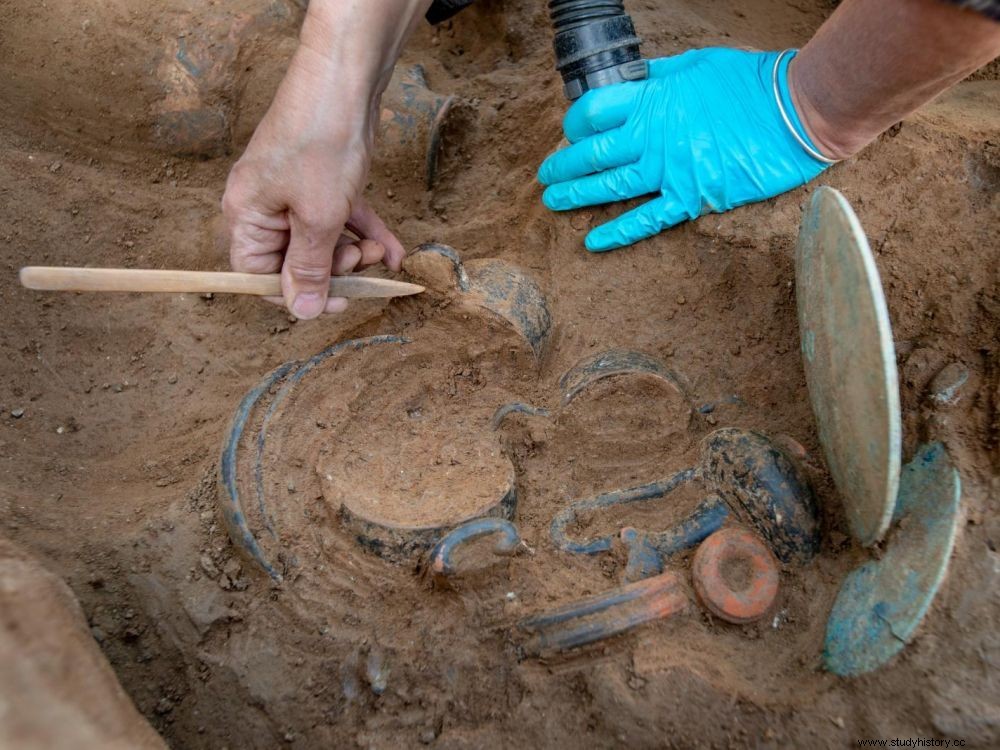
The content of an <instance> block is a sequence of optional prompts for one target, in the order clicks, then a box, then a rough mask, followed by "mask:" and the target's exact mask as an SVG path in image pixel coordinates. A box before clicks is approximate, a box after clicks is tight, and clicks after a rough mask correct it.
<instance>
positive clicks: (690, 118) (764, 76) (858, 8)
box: [539, 0, 1000, 251]
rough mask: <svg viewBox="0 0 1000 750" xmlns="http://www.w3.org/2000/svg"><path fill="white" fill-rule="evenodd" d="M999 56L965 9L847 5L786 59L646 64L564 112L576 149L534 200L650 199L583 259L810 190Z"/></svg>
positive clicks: (600, 237)
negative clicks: (834, 166)
mask: <svg viewBox="0 0 1000 750" xmlns="http://www.w3.org/2000/svg"><path fill="white" fill-rule="evenodd" d="M998 54H1000V24H998V23H996V22H993V21H991V20H989V19H987V18H985V17H983V16H980V15H978V14H975V13H973V12H972V11H968V10H964V9H961V8H958V7H955V6H952V5H949V4H946V3H943V2H940V1H939V0H845V2H843V3H842V4H841V5H840V7H839V8H838V9H837V11H835V12H834V14H833V15H832V16H831V18H830V19H828V20H827V22H826V23H825V24H824V25H823V26H822V27H821V29H820V30H819V31H818V32H817V33H816V35H815V36H814V38H813V40H812V41H810V42H809V43H808V44H807V45H806V47H805V48H803V49H802V51H801V52H799V53H798V55H796V56H794V58H793V57H792V54H788V55H784V56H782V55H780V54H779V53H774V52H769V53H759V52H744V51H740V50H731V49H706V50H693V51H690V52H687V53H684V54H683V55H678V56H676V57H671V58H662V59H659V60H654V61H651V63H650V78H649V80H647V81H642V82H635V83H623V84H618V85H615V86H609V87H606V88H601V89H596V90H594V91H590V92H588V93H587V94H585V95H584V96H583V97H582V98H581V99H580V100H578V101H577V102H576V103H575V104H574V105H573V106H572V107H571V108H570V110H569V111H568V112H567V114H566V118H565V120H564V130H565V133H566V137H567V139H568V140H569V141H570V143H571V145H570V146H569V147H567V148H565V149H562V150H560V151H558V152H557V153H555V154H553V155H552V156H550V157H549V158H548V159H546V160H545V162H544V163H543V164H542V166H541V168H540V169H539V179H540V181H541V182H542V183H543V184H544V185H546V186H547V188H546V190H545V193H544V194H543V200H544V202H545V204H546V205H547V206H548V207H549V208H552V209H554V210H568V209H573V208H578V207H581V206H589V205H596V204H601V203H608V202H612V201H615V200H622V199H628V198H636V197H639V196H642V195H648V194H655V193H658V194H659V195H657V196H656V197H654V198H652V199H651V200H649V201H648V202H647V203H645V204H643V205H641V206H639V207H638V208H635V209H633V210H631V211H629V212H627V213H625V214H623V215H621V216H619V217H618V218H617V219H614V220H613V221H611V222H608V223H607V224H604V225H602V226H599V227H597V228H595V229H594V230H592V231H591V232H590V233H589V234H588V236H587V238H586V244H587V248H588V249H589V250H592V251H604V250H610V249H613V248H616V247H621V246H623V245H627V244H630V243H632V242H636V241H637V240H640V239H642V238H644V237H649V236H651V235H653V234H656V233H657V232H659V231H661V230H663V229H666V228H668V227H670V226H673V225H675V224H678V223H680V222H682V221H685V220H687V219H694V218H697V217H698V216H700V215H702V214H704V213H708V212H712V211H725V210H728V209H730V208H733V207H735V206H739V205H743V204H745V203H751V202H754V201H759V200H764V199H766V198H770V197H773V196H775V195H778V194H780V193H782V192H785V191H787V190H791V189H793V188H795V187H798V186H799V185H802V184H804V183H805V182H808V181H809V180H811V179H813V178H814V177H816V176H817V175H818V174H819V173H820V172H822V171H823V169H825V168H826V167H827V166H828V165H829V163H831V162H832V161H833V160H836V159H839V158H845V157H847V156H850V155H852V154H854V153H856V152H857V151H858V150H859V149H861V148H863V146H864V145H865V144H867V143H869V142H870V141H871V140H873V139H874V138H875V137H877V136H878V134H879V133H880V132H882V130H884V129H885V128H887V127H889V126H891V125H892V124H894V123H895V122H897V121H898V120H900V119H902V118H903V117H904V116H906V115H907V114H909V113H910V112H911V111H913V109H915V108H916V107H918V106H920V105H921V104H923V103H924V102H926V101H928V100H929V99H931V98H933V97H934V96H935V95H937V94H938V93H940V92H941V91H943V90H944V89H945V88H947V87H948V86H950V85H951V84H952V83H954V82H955V81H957V80H959V79H960V78H962V77H963V76H964V75H967V74H968V73H969V72H971V71H973V70H975V69H976V68H977V67H979V66H981V65H983V64H984V63H985V62H988V61H989V60H990V59H992V58H993V57H995V56H997V55H998ZM783 113H784V115H785V116H787V118H788V122H785V119H784V117H783ZM793 131H794V132H793ZM802 143H804V144H805V146H803V145H801V144H802ZM807 149H808V150H807ZM809 150H812V151H813V152H814V153H813V155H811V154H810V153H809Z"/></svg>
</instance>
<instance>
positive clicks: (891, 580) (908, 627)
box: [823, 443, 961, 676]
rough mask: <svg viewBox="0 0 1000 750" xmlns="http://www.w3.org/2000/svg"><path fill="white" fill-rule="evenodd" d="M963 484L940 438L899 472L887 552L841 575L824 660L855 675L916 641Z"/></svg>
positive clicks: (940, 577) (947, 550)
mask: <svg viewBox="0 0 1000 750" xmlns="http://www.w3.org/2000/svg"><path fill="white" fill-rule="evenodd" d="M960 497H961V482H960V480H959V476H958V472H957V471H955V469H954V467H953V466H952V465H951V461H950V460H949V459H948V454H947V453H946V452H945V450H944V446H942V445H941V444H940V443H934V444H931V445H925V446H922V447H921V448H920V449H919V450H918V451H917V454H916V456H914V458H913V460H912V461H910V463H908V464H907V465H906V466H905V467H904V468H903V471H902V475H901V477H900V482H899V499H898V502H897V509H896V515H895V519H896V520H897V521H898V526H897V527H896V528H895V529H893V530H892V531H891V532H890V536H889V540H888V543H887V548H886V551H885V554H884V555H883V556H882V558H881V559H880V560H873V561H871V562H867V563H865V564H864V565H862V566H861V567H860V568H857V569H856V570H854V571H852V572H851V573H850V575H848V576H847V578H846V579H845V580H844V584H843V586H841V589H840V593H839V594H838V595H837V600H836V601H835V602H834V605H833V611H832V612H831V613H830V619H829V620H828V621H827V625H826V641H825V644H824V647H823V662H824V665H825V666H826V668H827V669H828V670H829V671H831V672H833V673H834V674H838V675H843V676H854V675H859V674H864V673H865V672H870V671H872V670H873V669H877V668H878V667H880V666H881V665H883V664H885V663H886V662H887V661H889V659H891V658H892V657H893V656H894V655H895V654H897V653H898V652H899V651H901V650H902V649H903V647H904V646H905V645H906V644H907V643H909V642H910V641H911V640H912V639H913V636H914V634H915V633H916V630H917V628H918V626H919V625H920V623H921V621H922V620H923V619H924V617H925V616H926V614H927V612H928V610H929V609H930V606H931V602H933V601H934V596H935V595H936V594H937V591H938V589H939V588H940V587H941V583H942V582H943V581H944V577H945V574H946V572H947V570H948V561H949V559H950V557H951V551H952V548H953V547H954V544H955V533H956V531H957V528H958V519H959V513H958V510H959V500H960Z"/></svg>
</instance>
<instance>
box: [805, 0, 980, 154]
mask: <svg viewBox="0 0 1000 750" xmlns="http://www.w3.org/2000/svg"><path fill="white" fill-rule="evenodd" d="M998 55H1000V23H997V22H996V21H993V20H992V19H990V18H988V17H986V16H985V15H982V14H980V13H977V12H975V11H972V10H968V9H965V8H961V7H958V6H957V5H952V4H950V3H947V2H941V0H849V1H848V2H843V3H841V5H840V6H839V7H838V8H837V10H835V11H834V12H833V15H831V16H830V18H829V19H828V20H827V21H826V23H824V24H823V25H822V26H821V27H820V28H819V30H818V31H817V32H816V33H815V34H814V35H813V37H812V39H810V40H809V42H808V43H807V44H806V46H805V47H803V48H802V51H801V52H799V54H798V56H797V57H796V58H795V61H794V62H793V63H792V65H791V68H790V70H789V85H790V88H791V92H792V98H793V100H794V101H795V107H796V109H797V110H798V113H799V116H800V118H801V119H802V124H803V125H804V126H805V127H806V130H807V131H808V132H809V135H810V136H811V137H812V139H813V141H814V142H816V144H817V145H818V146H819V147H820V149H821V150H822V151H823V152H824V153H825V154H827V155H829V156H832V157H834V158H836V159H846V158H848V157H849V156H853V155H854V154H856V153H857V152H858V151H860V150H861V149H862V148H864V147H865V146H866V145H867V144H869V143H870V142H871V141H873V140H875V138H877V137H878V135H879V134H880V133H882V132H883V131H885V130H886V129H888V128H889V127H891V126H892V125H894V124H896V123H897V122H899V121H900V120H902V119H903V118H904V117H906V116H907V115H908V114H910V113H911V112H913V111H914V110H916V109H918V108H919V107H920V106H922V105H924V104H926V103H927V102H929V101H930V100H931V99H933V98H934V97H936V96H937V95H938V94H940V93H941V92H943V91H945V90H946V89H948V88H950V87H951V86H952V85H954V84H955V83H957V82H958V81H960V80H962V79H963V78H965V77H966V76H967V75H969V74H970V73H972V72H973V71H975V70H977V69H978V68H980V67H982V66H983V65H985V64H986V63H988V62H989V61H990V60H992V59H993V58H995V57H997V56H998Z"/></svg>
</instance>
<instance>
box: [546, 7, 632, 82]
mask: <svg viewBox="0 0 1000 750" xmlns="http://www.w3.org/2000/svg"><path fill="white" fill-rule="evenodd" d="M549 16H550V17H551V19H552V25H553V27H554V28H555V39H554V41H553V47H554V49H555V54H556V69H557V70H558V71H559V73H560V75H562V79H563V91H564V92H565V93H566V97H567V98H568V99H571V100H573V99H578V98H579V97H581V96H583V94H584V93H585V92H586V91H588V90H590V89H592V88H598V87H599V86H607V85H608V84H611V83H618V82H620V81H634V80H639V79H642V78H645V77H646V73H647V68H646V63H645V61H644V60H642V56H641V53H640V52H639V45H640V44H641V42H642V40H640V39H639V37H638V36H636V33H635V26H634V25H633V24H632V18H631V17H630V16H629V15H628V14H627V13H626V12H625V5H624V3H623V2H622V0H550V1H549Z"/></svg>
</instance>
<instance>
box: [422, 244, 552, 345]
mask: <svg viewBox="0 0 1000 750" xmlns="http://www.w3.org/2000/svg"><path fill="white" fill-rule="evenodd" d="M403 268H404V270H405V271H406V272H407V273H408V274H410V275H411V276H413V277H415V278H417V279H420V280H421V281H422V282H423V283H424V284H425V285H426V286H427V287H429V288H431V289H434V290H436V291H439V292H443V293H452V294H455V295H456V297H457V298H458V300H459V301H460V303H461V304H462V305H467V306H469V307H474V308H477V309H479V310H486V311H488V312H489V313H491V314H492V315H495V316H497V317H499V318H501V319H502V320H504V321H505V322H506V323H507V324H509V325H510V327H511V328H513V329H514V330H515V331H516V332H517V333H518V334H520V336H521V337H522V338H523V339H524V340H525V341H526V342H527V343H528V345H529V346H530V347H531V351H532V353H533V354H534V356H535V358H536V360H537V359H540V358H541V356H542V354H543V352H544V350H545V345H546V343H547V341H548V337H549V332H550V331H551V329H552V315H551V314H550V313H549V306H548V302H547V301H546V299H545V294H544V293H543V292H542V289H541V287H539V286H538V283H537V282H536V281H535V280H534V279H533V278H531V276H529V275H528V274H526V273H525V272H524V271H522V270H521V269H520V268H518V267H517V266H513V265H511V264H509V263H505V262H504V261H500V260H494V259H492V258H483V259H478V260H471V261H469V262H468V263H463V262H462V260H461V258H460V257H459V254H458V253H457V252H456V251H455V250H454V249H453V248H451V247H449V246H448V245H442V244H439V243H427V244H424V245H420V246H419V247H417V249H416V250H414V251H413V252H412V253H411V254H410V255H408V256H407V257H406V259H405V260H404V262H403Z"/></svg>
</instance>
